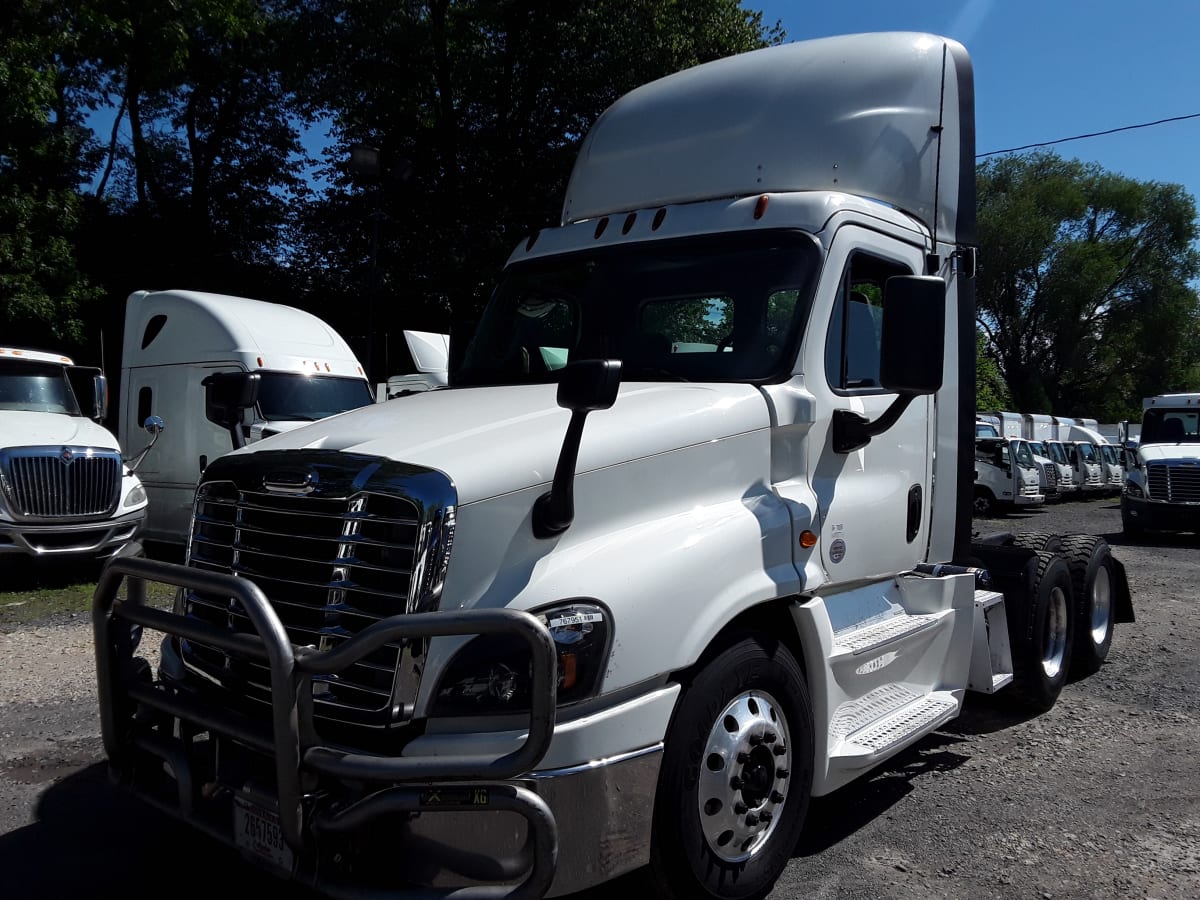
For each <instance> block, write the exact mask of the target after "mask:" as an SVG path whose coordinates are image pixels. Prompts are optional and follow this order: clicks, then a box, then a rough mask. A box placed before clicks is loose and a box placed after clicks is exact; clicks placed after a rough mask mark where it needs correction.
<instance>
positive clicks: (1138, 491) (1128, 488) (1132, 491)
mask: <svg viewBox="0 0 1200 900" xmlns="http://www.w3.org/2000/svg"><path fill="white" fill-rule="evenodd" d="M1125 493H1126V494H1128V495H1129V496H1130V497H1145V496H1146V492H1145V491H1143V490H1142V486H1141V485H1140V484H1138V483H1137V482H1136V481H1126V482H1125Z"/></svg>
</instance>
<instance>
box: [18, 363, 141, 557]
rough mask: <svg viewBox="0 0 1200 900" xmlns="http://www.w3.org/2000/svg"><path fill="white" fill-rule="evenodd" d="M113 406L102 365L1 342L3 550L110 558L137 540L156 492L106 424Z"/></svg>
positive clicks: (36, 554)
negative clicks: (130, 463) (139, 475)
mask: <svg viewBox="0 0 1200 900" xmlns="http://www.w3.org/2000/svg"><path fill="white" fill-rule="evenodd" d="M81 395H82V396H81ZM107 405H108V387H107V383H106V381H105V378H104V375H103V373H102V372H101V371H100V370H99V369H95V368H90V367H84V366H76V365H75V363H74V362H73V361H72V360H71V358H70V357H67V356H62V355H61V354H58V353H48V352H45V351H39V350H30V349H25V348H21V347H0V558H3V557H6V556H8V557H11V556H17V555H19V556H25V557H33V558H62V557H64V556H74V557H88V558H96V559H103V558H105V557H108V556H112V555H113V554H115V553H118V552H120V551H121V550H122V548H124V547H125V546H126V545H128V544H129V543H130V542H131V541H132V540H133V538H134V536H135V535H136V534H137V532H138V529H140V528H141V526H142V522H143V519H144V518H145V515H146V492H145V490H144V489H143V487H142V484H141V482H140V481H139V480H138V478H137V476H136V475H134V474H133V472H132V470H131V469H130V467H129V466H128V465H126V462H125V461H124V460H123V459H122V458H121V451H120V449H119V448H118V446H117V439H116V438H115V437H113V435H112V432H110V431H109V430H108V429H106V428H105V427H104V426H103V425H101V424H100V423H101V422H102V421H103V419H104V417H105V413H106V411H107Z"/></svg>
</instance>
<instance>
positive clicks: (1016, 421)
mask: <svg viewBox="0 0 1200 900" xmlns="http://www.w3.org/2000/svg"><path fill="white" fill-rule="evenodd" d="M990 415H991V416H992V417H994V418H995V419H996V421H997V422H999V423H1000V432H1001V434H1003V435H1004V436H1005V437H1007V438H1010V439H1011V440H1013V441H1026V442H1028V454H1032V456H1033V463H1034V465H1035V466H1036V468H1037V474H1038V493H1040V494H1041V495H1042V498H1043V500H1047V501H1049V500H1060V499H1062V496H1063V492H1062V490H1061V488H1060V483H1061V481H1062V477H1063V476H1062V474H1061V472H1062V470H1066V471H1067V473H1068V474H1069V473H1070V469H1069V467H1067V466H1066V465H1064V466H1062V468H1061V469H1060V467H1059V464H1058V463H1057V462H1056V461H1055V460H1054V459H1053V458H1052V456H1051V451H1048V449H1047V448H1046V447H1045V446H1044V445H1042V444H1035V443H1033V436H1032V434H1031V431H1030V427H1029V422H1028V421H1027V420H1028V417H1027V416H1025V415H1022V414H1021V413H1014V412H1004V411H996V412H993V413H990ZM1012 452H1013V454H1014V457H1020V459H1021V461H1023V460H1024V458H1025V457H1026V456H1027V455H1028V454H1027V453H1026V452H1025V451H1022V450H1021V449H1020V448H1019V447H1017V446H1015V445H1014V446H1013V447H1012ZM1018 496H1019V494H1018ZM979 497H980V493H979V491H978V486H977V490H976V512H979V509H978V504H979ZM1026 502H1031V501H1026ZM1037 502H1039V503H1040V502H1042V501H1037Z"/></svg>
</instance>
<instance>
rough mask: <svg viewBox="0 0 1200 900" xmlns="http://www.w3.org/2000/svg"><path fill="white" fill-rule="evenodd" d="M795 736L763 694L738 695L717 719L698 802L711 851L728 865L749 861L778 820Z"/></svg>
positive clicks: (776, 706)
mask: <svg viewBox="0 0 1200 900" xmlns="http://www.w3.org/2000/svg"><path fill="white" fill-rule="evenodd" d="M790 766H791V736H790V735H789V734H788V728H787V720H786V718H785V717H784V715H783V714H782V712H781V711H780V707H779V704H778V703H777V702H776V701H775V698H773V697H772V696H771V695H770V694H768V693H766V692H764V691H746V692H744V693H742V694H739V695H738V696H737V697H735V698H734V699H733V700H731V701H730V702H729V704H728V705H727V706H726V707H725V709H724V710H723V711H722V712H721V714H720V715H719V716H717V720H716V722H714V723H713V726H712V729H711V730H710V731H709V734H708V740H707V741H706V742H705V748H704V757H703V759H702V760H701V761H700V777H699V783H698V785H697V804H698V806H699V812H700V824H701V829H702V831H703V833H704V838H705V841H706V842H707V843H708V846H709V849H710V850H711V851H712V853H713V854H714V855H715V856H717V857H718V858H720V859H722V860H724V861H725V862H728V863H741V862H745V861H746V860H749V859H751V858H752V857H753V856H754V855H755V854H756V853H757V852H758V851H759V850H760V849H761V848H762V847H763V846H764V845H765V844H766V842H767V840H768V838H769V837H770V835H771V832H772V831H773V830H774V829H775V826H776V824H777V823H778V822H779V813H780V810H781V808H782V806H783V804H784V801H785V800H786V799H787V791H788V776H789V775H790V774H791V773H790V771H789V769H790Z"/></svg>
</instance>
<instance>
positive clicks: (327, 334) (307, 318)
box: [119, 290, 375, 544]
mask: <svg viewBox="0 0 1200 900" xmlns="http://www.w3.org/2000/svg"><path fill="white" fill-rule="evenodd" d="M228 372H250V373H255V374H256V375H257V376H258V378H257V384H256V386H255V390H256V391H257V393H256V395H255V398H254V402H252V403H251V404H250V405H249V407H248V408H246V409H245V410H244V413H243V414H241V416H240V418H239V421H238V422H236V423H218V422H215V421H213V420H212V419H211V418H209V417H208V415H207V412H208V411H207V410H206V403H205V387H204V381H205V379H206V378H208V377H209V376H211V375H214V374H217V373H228ZM374 399H375V398H374V396H373V394H372V392H371V386H370V384H369V382H368V381H367V378H366V375H365V374H364V372H363V369H362V365H361V364H360V363H359V361H358V359H357V358H356V357H355V355H354V352H353V351H352V350H351V349H350V347H349V345H347V343H346V342H345V341H344V340H343V339H342V337H341V336H340V335H339V334H338V333H337V332H336V331H334V330H333V329H332V328H331V327H330V326H329V325H328V324H326V323H325V322H324V321H322V320H321V319H319V318H318V317H316V316H314V315H312V314H311V313H308V312H305V311H303V310H300V309H296V308H294V307H291V306H285V305H283V304H279V303H266V302H263V301H261V300H252V299H249V298H245V297H232V296H227V295H224V294H209V293H203V292H199V291H182V290H169V291H137V292H135V293H133V294H130V295H129V298H128V299H127V300H126V303H125V333H124V341H123V347H122V351H121V415H120V421H121V427H120V430H119V436H120V439H121V444H122V446H123V447H124V448H125V451H126V452H127V453H131V452H133V447H134V446H135V445H136V444H137V442H138V441H140V440H141V437H140V435H141V432H142V428H143V427H144V425H145V422H146V420H147V418H149V417H150V416H152V415H157V416H158V417H159V418H161V419H162V420H163V421H164V422H166V423H167V428H166V429H165V430H164V431H163V433H162V434H161V435H160V438H159V441H158V444H157V446H156V447H155V449H154V451H153V452H152V453H149V454H148V455H147V456H146V458H145V460H144V462H143V463H142V465H141V466H140V468H139V470H138V473H139V475H140V476H141V478H142V481H143V483H144V484H145V489H146V492H147V494H148V495H149V498H150V509H149V512H148V514H147V517H146V526H145V530H144V532H143V535H142V536H143V537H144V538H145V539H147V540H155V541H161V542H165V543H174V544H186V542H187V540H188V536H189V534H190V532H191V520H192V503H193V501H194V499H195V494H196V482H197V480H198V479H199V477H200V473H201V471H202V470H203V469H204V467H205V466H206V465H207V464H208V462H209V461H211V460H214V459H216V458H217V457H218V456H221V455H222V454H224V453H228V452H229V451H230V450H233V449H234V448H236V447H239V446H241V445H242V444H245V443H253V442H255V441H258V440H261V439H262V438H265V437H270V436H271V435H273V434H278V433H279V432H282V431H288V430H290V429H292V428H297V427H299V426H301V425H305V424H308V423H309V422H313V421H315V420H317V419H321V418H324V417H326V416H331V415H336V414H337V413H341V412H345V411H346V410H349V409H357V408H358V407H360V406H366V405H368V404H370V403H372V402H374ZM231 426H232V427H231Z"/></svg>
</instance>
